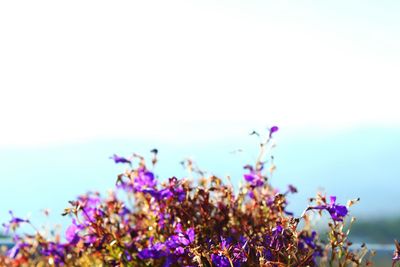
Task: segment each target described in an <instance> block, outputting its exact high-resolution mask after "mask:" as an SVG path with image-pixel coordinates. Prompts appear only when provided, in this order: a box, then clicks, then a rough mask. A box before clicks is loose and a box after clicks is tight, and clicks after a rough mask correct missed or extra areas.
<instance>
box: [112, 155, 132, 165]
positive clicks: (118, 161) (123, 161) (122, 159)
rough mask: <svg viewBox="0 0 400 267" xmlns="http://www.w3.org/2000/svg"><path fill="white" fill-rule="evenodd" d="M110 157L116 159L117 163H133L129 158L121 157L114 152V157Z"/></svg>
mask: <svg viewBox="0 0 400 267" xmlns="http://www.w3.org/2000/svg"><path fill="white" fill-rule="evenodd" d="M110 159H112V160H114V162H115V163H128V164H131V163H132V162H131V161H130V160H129V159H126V158H124V157H120V156H118V155H117V154H114V155H113V156H112V157H110Z"/></svg>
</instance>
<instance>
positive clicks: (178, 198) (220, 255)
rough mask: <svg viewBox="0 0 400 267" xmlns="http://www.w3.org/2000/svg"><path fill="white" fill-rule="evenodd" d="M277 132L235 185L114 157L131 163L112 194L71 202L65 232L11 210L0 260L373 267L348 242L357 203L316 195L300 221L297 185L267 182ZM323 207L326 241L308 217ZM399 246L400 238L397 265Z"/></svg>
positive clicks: (229, 266) (263, 143)
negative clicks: (161, 174) (165, 175)
mask: <svg viewBox="0 0 400 267" xmlns="http://www.w3.org/2000/svg"><path fill="white" fill-rule="evenodd" d="M277 130H278V127H276V126H274V127H272V128H270V129H269V131H268V132H267V133H266V136H265V138H263V139H262V138H261V137H260V140H261V142H260V154H259V156H258V158H257V160H256V162H254V163H253V164H249V165H246V166H244V173H243V174H244V175H243V178H242V179H243V181H242V185H241V186H240V187H239V189H238V190H234V188H233V186H232V185H231V184H230V183H229V181H228V183H225V182H224V180H223V179H221V178H219V177H216V176H212V175H211V176H208V175H206V174H205V173H204V172H202V171H201V170H199V169H198V168H197V167H196V165H195V164H194V163H193V162H192V161H190V160H186V161H185V162H184V166H185V167H186V168H187V169H188V170H189V174H188V177H195V178H190V179H189V178H177V177H171V178H169V179H167V180H164V181H163V182H160V181H159V180H158V179H157V177H156V175H155V174H154V172H153V169H154V166H155V165H156V164H157V161H158V158H157V152H158V151H157V150H156V149H154V150H152V151H151V153H152V158H151V162H150V163H149V164H148V163H146V161H145V158H144V157H142V156H140V155H137V154H133V155H132V156H131V157H127V158H125V157H120V156H117V155H114V156H113V157H112V159H113V160H114V161H115V163H118V164H125V165H126V166H127V169H126V171H125V172H123V173H121V174H119V175H118V177H117V179H116V189H115V191H114V192H112V193H110V194H109V195H108V196H106V197H102V196H101V195H100V194H99V193H95V192H89V193H87V194H85V195H81V196H79V197H78V198H77V199H76V200H74V201H70V205H69V207H67V208H66V209H65V211H64V213H63V215H64V216H69V217H70V218H71V224H70V225H69V227H68V228H67V229H66V231H65V235H64V237H63V236H62V235H61V234H59V233H50V234H49V233H43V232H42V231H38V230H36V228H35V227H34V226H33V224H32V222H31V221H30V220H28V219H23V218H19V217H16V216H14V214H13V213H12V212H10V214H11V219H10V220H9V221H8V222H7V223H5V224H4V226H5V228H6V232H8V233H14V236H13V238H14V239H13V240H14V246H13V247H12V248H11V249H9V250H7V251H5V252H4V253H3V254H2V255H0V266H121V267H122V266H221V267H239V266H265V267H267V266H271V267H281V266H343V267H344V266H371V265H372V262H371V260H370V258H371V256H372V255H373V253H371V252H369V251H368V249H367V248H366V246H365V245H363V246H361V247H360V248H352V244H351V242H350V241H349V240H348V234H349V231H350V226H351V224H352V223H353V222H354V218H347V217H348V214H349V207H350V206H351V205H352V204H354V202H356V200H353V201H349V202H347V204H346V205H342V204H339V203H338V202H337V199H336V197H334V196H329V197H326V196H325V195H322V194H318V195H317V196H316V197H315V198H312V199H310V204H309V205H308V206H306V208H305V210H304V212H303V214H302V215H301V216H300V217H295V216H294V215H293V214H292V213H291V212H289V211H288V210H287V198H288V197H289V195H290V194H293V193H296V192H297V190H296V188H295V187H294V186H291V185H290V186H288V189H287V190H286V191H283V192H279V191H278V190H277V189H275V188H274V187H272V186H271V184H270V181H269V177H270V175H271V172H272V171H273V169H274V166H273V165H272V163H271V162H270V161H267V160H265V158H266V153H267V152H268V151H270V149H271V147H272V146H273V142H271V140H273V135H274V133H275V132H276V131H277ZM253 134H255V135H258V136H260V135H259V134H258V133H256V132H254V133H253ZM121 192H122V193H123V195H122V194H121ZM324 213H325V214H326V215H327V217H328V218H329V231H328V238H326V237H325V236H319V235H318V234H317V232H316V230H315V229H313V224H312V223H311V218H312V217H313V216H314V215H317V216H319V215H322V214H324ZM310 215H313V216H310ZM21 224H27V225H32V227H34V228H33V229H34V231H33V233H31V234H23V235H21V234H19V231H16V230H17V228H18V227H19V226H20V225H21ZM399 252H400V246H399V245H398V244H397V246H396V251H395V254H394V257H393V264H394V265H395V263H396V262H397V261H399V260H400V253H399Z"/></svg>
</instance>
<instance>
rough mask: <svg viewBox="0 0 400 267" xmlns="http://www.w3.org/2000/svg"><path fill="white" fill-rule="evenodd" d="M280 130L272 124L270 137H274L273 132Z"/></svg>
mask: <svg viewBox="0 0 400 267" xmlns="http://www.w3.org/2000/svg"><path fill="white" fill-rule="evenodd" d="M278 130H279V127H278V126H272V127H271V129H269V138H271V137H272V134H273V133H275V132H277V131H278Z"/></svg>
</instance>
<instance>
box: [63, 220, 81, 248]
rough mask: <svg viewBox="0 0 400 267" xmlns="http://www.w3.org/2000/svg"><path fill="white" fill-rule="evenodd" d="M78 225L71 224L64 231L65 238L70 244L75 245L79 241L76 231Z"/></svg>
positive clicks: (78, 228)
mask: <svg viewBox="0 0 400 267" xmlns="http://www.w3.org/2000/svg"><path fill="white" fill-rule="evenodd" d="M79 230H80V227H78V226H77V225H76V224H75V223H73V224H71V225H70V226H69V227H68V228H67V230H66V231H65V238H66V239H67V241H68V242H69V243H70V244H71V245H76V244H77V243H78V242H79V239H80V237H79V235H78V232H79Z"/></svg>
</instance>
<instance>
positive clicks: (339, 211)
mask: <svg viewBox="0 0 400 267" xmlns="http://www.w3.org/2000/svg"><path fill="white" fill-rule="evenodd" d="M310 209H316V210H326V211H328V212H329V214H330V215H331V217H332V219H333V220H334V221H335V222H338V221H339V222H341V221H343V218H344V217H345V216H346V215H347V213H348V210H347V208H346V206H343V205H337V204H336V197H335V196H331V197H330V203H326V204H322V205H319V206H316V207H309V208H308V210H310Z"/></svg>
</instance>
